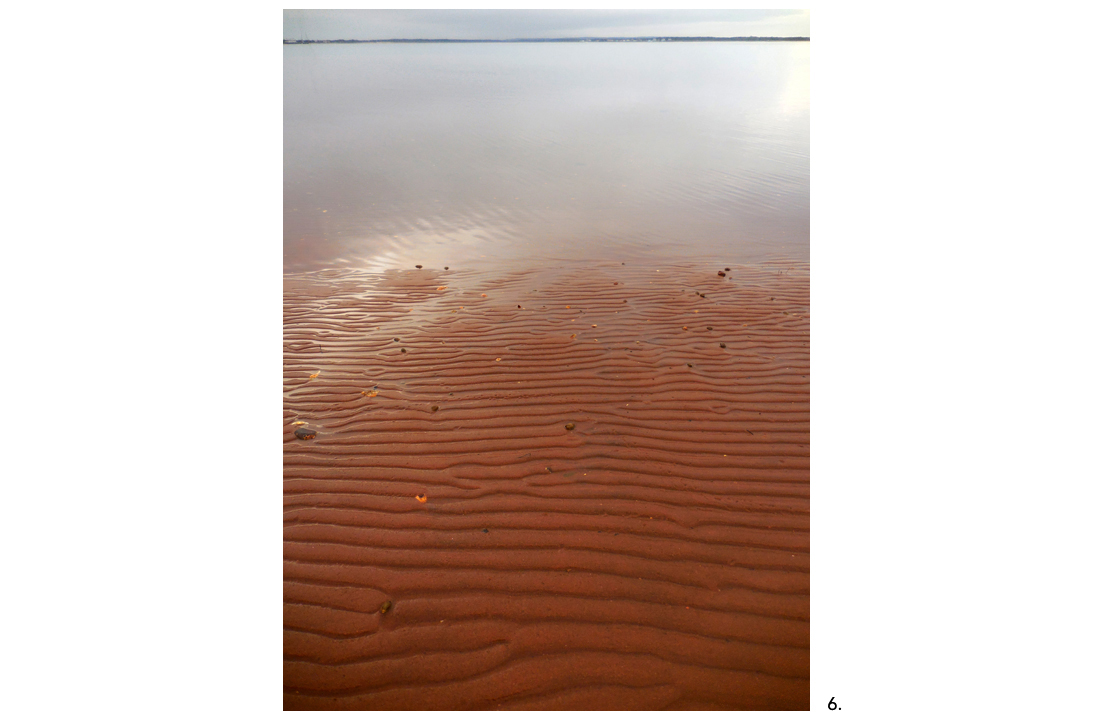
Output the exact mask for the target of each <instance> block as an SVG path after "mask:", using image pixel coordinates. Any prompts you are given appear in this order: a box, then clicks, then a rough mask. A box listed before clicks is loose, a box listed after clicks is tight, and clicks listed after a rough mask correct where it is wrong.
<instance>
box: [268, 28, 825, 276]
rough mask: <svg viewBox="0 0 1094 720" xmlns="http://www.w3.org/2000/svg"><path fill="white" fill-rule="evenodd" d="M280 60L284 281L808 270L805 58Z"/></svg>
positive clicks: (608, 51) (370, 55) (337, 54)
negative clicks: (633, 269) (737, 267)
mask: <svg viewBox="0 0 1094 720" xmlns="http://www.w3.org/2000/svg"><path fill="white" fill-rule="evenodd" d="M284 60H285V65H284V92H285V105H284V107H285V118H284V122H285V125H284V153H285V155H284V203H285V205H284V210H285V215H284V263H285V269H286V270H292V271H296V270H317V269H323V268H335V267H346V268H360V269H376V270H379V269H385V268H391V267H408V266H409V265H413V264H424V265H425V266H426V267H438V268H439V267H442V266H444V265H451V266H458V267H468V266H469V265H472V264H474V265H489V264H492V263H501V264H529V263H534V262H536V261H545V260H546V261H557V260H564V259H579V260H586V259H587V260H622V261H627V260H641V259H653V260H657V259H669V258H696V257H719V258H724V262H727V263H732V262H744V261H749V260H757V259H762V258H766V257H772V256H779V257H783V258H788V259H792V260H798V261H808V257H809V44H808V43H740V44H738V43H665V44H662V43H589V44H577V43H568V44H527V45H526V44H498V45H450V46H449V45H414V44H410V45H383V44H380V45H326V46H323V45H301V46H285V48H284Z"/></svg>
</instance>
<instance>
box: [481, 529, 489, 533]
mask: <svg viewBox="0 0 1094 720" xmlns="http://www.w3.org/2000/svg"><path fill="white" fill-rule="evenodd" d="M482 531H483V532H486V533H488V532H490V530H489V529H487V528H483V529H482Z"/></svg>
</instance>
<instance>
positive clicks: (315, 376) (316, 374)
mask: <svg viewBox="0 0 1094 720" xmlns="http://www.w3.org/2000/svg"><path fill="white" fill-rule="evenodd" d="M317 377H319V373H318V372H316V373H315V374H314V375H309V376H308V378H309V379H310V378H317Z"/></svg>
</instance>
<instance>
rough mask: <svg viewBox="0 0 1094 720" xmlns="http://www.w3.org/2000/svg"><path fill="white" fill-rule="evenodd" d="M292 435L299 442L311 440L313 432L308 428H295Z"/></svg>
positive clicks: (313, 435)
mask: <svg viewBox="0 0 1094 720" xmlns="http://www.w3.org/2000/svg"><path fill="white" fill-rule="evenodd" d="M294 434H295V435H296V436H297V437H298V438H300V439H301V440H311V439H312V438H313V437H315V431H314V430H311V429H310V428H297V429H296V432H295V433H294Z"/></svg>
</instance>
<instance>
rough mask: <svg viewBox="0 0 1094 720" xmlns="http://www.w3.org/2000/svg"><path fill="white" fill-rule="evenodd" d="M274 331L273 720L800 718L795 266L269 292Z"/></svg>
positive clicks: (367, 282)
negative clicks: (279, 469)
mask: <svg viewBox="0 0 1094 720" xmlns="http://www.w3.org/2000/svg"><path fill="white" fill-rule="evenodd" d="M719 272H721V273H723V275H719V274H718V273H719ZM284 332H285V335H284V418H283V433H284V502H285V515H284V562H285V566H284V588H285V590H284V603H285V604H284V608H285V616H284V654H285V657H284V693H285V695H284V707H285V709H370V710H474V709H508V710H522V709H528V710H532V709H581V710H625V709H633V710H643V709H645V710H650V709H680V710H683V709H706V710H715V709H719V710H725V709H785V710H794V709H800V710H806V709H808V706H809V700H808V690H809V264H808V262H803V261H800V260H795V259H783V260H771V261H768V262H757V263H752V264H747V265H734V264H730V263H714V262H710V261H706V260H703V261H698V260H687V261H676V262H657V263H624V262H609V261H600V262H572V263H565V262H558V263H531V262H529V263H526V264H525V265H523V266H519V265H514V266H513V267H510V268H508V269H505V270H504V271H502V270H498V269H497V268H492V269H490V270H485V269H482V268H460V267H455V266H452V267H451V269H444V268H443V266H441V267H431V266H428V265H427V266H425V267H422V268H416V267H413V266H408V267H406V268H399V269H389V270H387V271H385V272H372V273H366V272H360V271H354V270H329V271H320V272H288V273H286V274H285V285H284Z"/></svg>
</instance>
